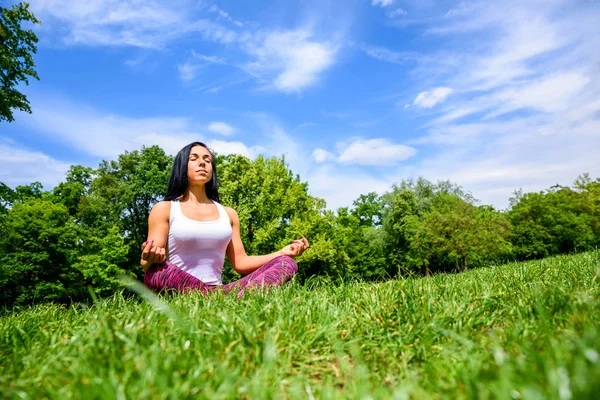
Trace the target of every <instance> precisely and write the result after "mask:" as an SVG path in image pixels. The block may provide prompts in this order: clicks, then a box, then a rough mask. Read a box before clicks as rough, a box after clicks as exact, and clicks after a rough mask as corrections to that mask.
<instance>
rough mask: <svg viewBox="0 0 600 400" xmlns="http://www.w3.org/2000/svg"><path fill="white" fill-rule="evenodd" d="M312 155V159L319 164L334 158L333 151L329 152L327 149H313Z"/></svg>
mask: <svg viewBox="0 0 600 400" xmlns="http://www.w3.org/2000/svg"><path fill="white" fill-rule="evenodd" d="M312 156H313V159H314V160H315V161H316V162H317V163H319V164H320V163H322V162H325V161H327V160H332V159H334V158H335V155H334V154H333V153H330V152H329V151H327V150H323V149H314V150H313V152H312Z"/></svg>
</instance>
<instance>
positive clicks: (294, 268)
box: [279, 256, 298, 274]
mask: <svg viewBox="0 0 600 400" xmlns="http://www.w3.org/2000/svg"><path fill="white" fill-rule="evenodd" d="M279 260H280V262H281V263H282V264H284V265H285V266H286V267H287V269H290V270H291V271H290V272H293V273H294V274H295V273H296V272H298V264H297V263H296V261H294V259H293V258H292V257H290V256H281V257H280V258H279Z"/></svg>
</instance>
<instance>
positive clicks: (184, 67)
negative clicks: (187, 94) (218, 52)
mask: <svg viewBox="0 0 600 400" xmlns="http://www.w3.org/2000/svg"><path fill="white" fill-rule="evenodd" d="M210 64H227V61H226V60H225V59H224V58H221V57H217V56H207V55H204V54H198V53H196V52H195V51H194V50H192V52H191V55H190V57H189V58H188V59H187V61H186V62H185V63H183V64H179V65H177V69H178V71H179V79H181V80H182V81H191V80H193V79H195V78H196V76H198V73H199V72H200V70H201V69H202V68H203V67H205V66H207V65H210Z"/></svg>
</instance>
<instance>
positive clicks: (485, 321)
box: [0, 251, 600, 399]
mask: <svg viewBox="0 0 600 400" xmlns="http://www.w3.org/2000/svg"><path fill="white" fill-rule="evenodd" d="M599 274H600V252H598V251H596V252H592V253H584V254H579V255H574V256H563V257H555V258H549V259H545V260H540V261H534V262H526V263H512V264H508V265H503V266H496V267H489V268H485V269H478V270H472V271H469V272H466V273H462V274H458V275H437V276H433V277H427V278H419V279H416V278H411V279H406V280H395V281H390V282H386V283H380V284H368V283H358V282H349V283H345V284H340V285H327V284H324V283H318V282H315V283H313V284H312V285H311V284H310V283H309V284H307V285H305V286H300V285H298V284H291V285H287V286H285V287H283V288H281V289H276V290H273V291H271V293H270V294H268V295H263V294H259V293H253V294H250V295H245V296H244V297H243V298H242V299H241V300H240V301H239V302H238V301H236V299H235V296H222V295H217V294H213V295H209V296H208V297H202V296H201V295H197V294H194V295H186V296H175V297H171V298H161V299H160V300H157V299H151V301H146V300H143V299H140V298H139V297H133V298H132V297H128V296H125V297H124V296H123V295H122V294H120V293H119V294H116V295H115V296H113V297H111V298H109V299H103V300H98V301H96V302H95V304H93V305H92V306H85V305H72V306H70V307H63V306H57V305H51V304H50V305H48V304H47V305H39V306H35V307H31V308H28V309H25V310H21V311H20V312H18V313H13V314H11V315H7V316H4V317H2V318H0V397H7V398H35V399H37V398H44V397H46V398H60V399H69V398H74V399H79V398H86V399H90V398H102V399H113V398H114V399H125V398H151V399H161V398H173V399H185V398H211V399H229V398H248V399H261V398H302V399H312V398H318V399H328V398H353V399H355V398H356V399H379V398H386V399H387V398H394V399H408V398H414V399H429V398H452V399H461V398H481V399H486V398H494V399H496V398H498V399H519V398H523V399H543V398H548V399H571V398H574V399H586V398H590V399H591V398H594V397H596V398H598V397H597V396H598V394H599V393H600V301H599V293H600V291H599V284H600V278H599V276H598V275H599Z"/></svg>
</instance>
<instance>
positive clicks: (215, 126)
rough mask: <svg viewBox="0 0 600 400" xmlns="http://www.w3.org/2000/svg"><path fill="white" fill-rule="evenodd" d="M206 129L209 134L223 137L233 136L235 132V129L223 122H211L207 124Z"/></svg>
mask: <svg viewBox="0 0 600 400" xmlns="http://www.w3.org/2000/svg"><path fill="white" fill-rule="evenodd" d="M206 129H208V130H209V131H210V132H213V133H218V134H220V135H223V136H230V135H233V134H234V133H235V132H236V131H237V129H235V128H234V127H233V126H231V125H229V124H226V123H225V122H211V123H210V124H208V126H207V127H206Z"/></svg>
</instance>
